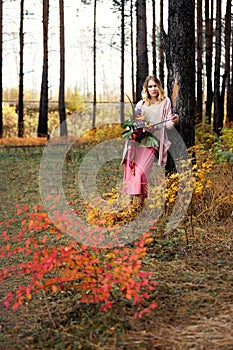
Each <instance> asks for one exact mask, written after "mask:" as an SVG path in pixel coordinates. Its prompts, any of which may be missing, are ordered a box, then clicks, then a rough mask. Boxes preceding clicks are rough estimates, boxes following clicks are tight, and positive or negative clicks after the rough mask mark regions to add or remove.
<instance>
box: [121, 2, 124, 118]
mask: <svg viewBox="0 0 233 350" xmlns="http://www.w3.org/2000/svg"><path fill="white" fill-rule="evenodd" d="M124 66H125V0H121V98H120V102H121V108H120V116H121V123H123V122H124V119H125V117H124V99H125V83H124V80H125V77H124Z"/></svg>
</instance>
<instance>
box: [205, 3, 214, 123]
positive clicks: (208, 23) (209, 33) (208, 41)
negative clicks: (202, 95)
mask: <svg viewBox="0 0 233 350" xmlns="http://www.w3.org/2000/svg"><path fill="white" fill-rule="evenodd" d="M205 45H206V112H205V114H206V117H207V120H208V123H209V124H211V117H212V104H213V87H212V64H213V59H212V57H213V0H211V4H210V3H209V0H205Z"/></svg>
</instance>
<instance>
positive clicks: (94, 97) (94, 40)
mask: <svg viewBox="0 0 233 350" xmlns="http://www.w3.org/2000/svg"><path fill="white" fill-rule="evenodd" d="M96 1H97V0H94V23H93V79H94V86H93V90H94V91H93V112H92V128H94V127H95V121H96Z"/></svg>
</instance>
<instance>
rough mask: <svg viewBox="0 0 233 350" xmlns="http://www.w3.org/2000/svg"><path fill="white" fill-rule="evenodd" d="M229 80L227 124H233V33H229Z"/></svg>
mask: <svg viewBox="0 0 233 350" xmlns="http://www.w3.org/2000/svg"><path fill="white" fill-rule="evenodd" d="M230 74H231V80H230V92H229V94H230V103H229V122H230V123H231V122H233V97H232V96H233V33H232V31H231V73H230Z"/></svg>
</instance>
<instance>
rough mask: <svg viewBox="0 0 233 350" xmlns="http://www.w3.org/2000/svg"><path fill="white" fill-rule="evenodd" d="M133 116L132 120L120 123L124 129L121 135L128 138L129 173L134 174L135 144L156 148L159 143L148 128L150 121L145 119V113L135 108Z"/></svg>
mask: <svg viewBox="0 0 233 350" xmlns="http://www.w3.org/2000/svg"><path fill="white" fill-rule="evenodd" d="M133 116H134V119H133V120H132V119H131V120H126V121H125V122H123V123H122V127H123V128H124V129H125V131H123V133H122V137H123V138H128V139H129V140H130V150H129V154H128V159H129V166H130V169H131V173H132V175H135V156H136V146H138V144H141V146H145V147H155V148H158V145H159V143H158V141H157V139H156V138H155V137H153V135H152V134H151V133H150V131H149V129H148V128H149V126H152V125H151V123H150V121H149V120H147V118H146V115H145V113H144V112H143V111H142V110H141V109H137V110H136V113H134V115H133Z"/></svg>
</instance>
